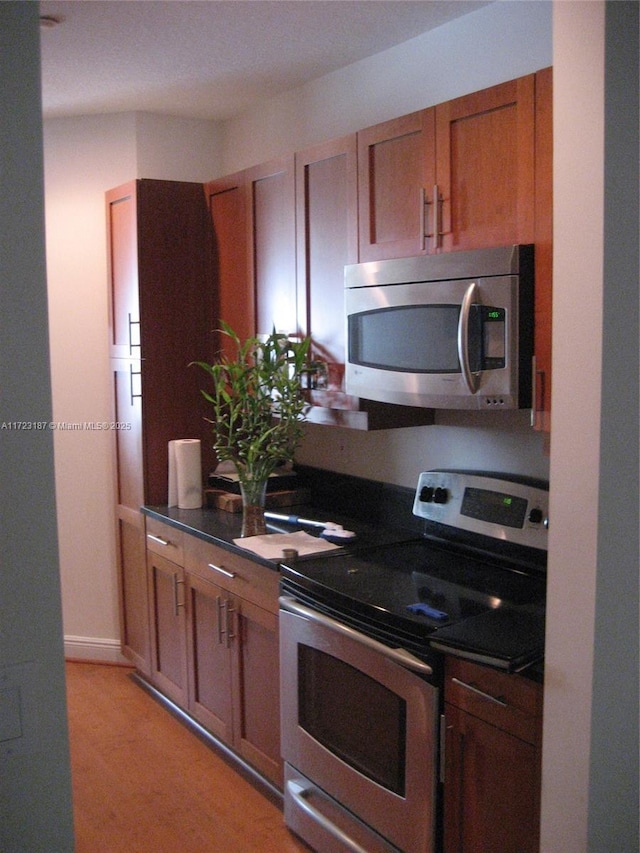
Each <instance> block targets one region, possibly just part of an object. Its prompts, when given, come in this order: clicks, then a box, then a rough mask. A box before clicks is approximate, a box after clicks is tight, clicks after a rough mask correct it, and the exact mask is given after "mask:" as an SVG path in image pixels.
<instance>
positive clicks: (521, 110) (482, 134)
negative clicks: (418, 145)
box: [435, 75, 535, 251]
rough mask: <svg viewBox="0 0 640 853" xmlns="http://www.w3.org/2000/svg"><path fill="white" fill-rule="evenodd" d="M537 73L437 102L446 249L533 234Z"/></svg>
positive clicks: (528, 237)
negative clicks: (535, 82)
mask: <svg viewBox="0 0 640 853" xmlns="http://www.w3.org/2000/svg"><path fill="white" fill-rule="evenodd" d="M534 90H535V86H534V75H529V76H527V77H521V78H519V79H517V80H513V81H510V82H508V83H502V84H500V85H498V86H492V87H491V88H489V89H484V90H482V91H480V92H476V93H474V94H472V95H465V96H463V97H461V98H456V99H455V100H452V101H448V102H447V103H444V104H439V105H438V106H437V107H436V108H435V116H436V118H435V120H436V152H437V166H436V179H437V184H438V189H439V195H440V199H441V203H440V205H439V213H440V214H441V215H440V216H439V219H440V223H439V225H438V230H439V231H440V232H441V236H440V240H439V247H440V248H441V249H442V250H443V251H454V250H458V249H477V248H484V247H489V246H501V245H507V244H509V243H532V242H533V240H534V199H535V194H534V143H535V139H534V94H535V92H534Z"/></svg>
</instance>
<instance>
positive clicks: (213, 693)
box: [186, 572, 237, 745]
mask: <svg viewBox="0 0 640 853" xmlns="http://www.w3.org/2000/svg"><path fill="white" fill-rule="evenodd" d="M186 581H187V585H186V593H187V605H188V619H189V627H188V636H187V653H188V660H189V711H190V713H191V714H193V716H194V717H195V718H196V719H197V720H198V721H199V722H200V723H202V725H203V726H204V727H205V728H206V729H208V730H209V731H210V732H211V733H212V734H214V735H215V736H216V737H218V738H220V739H221V740H223V741H225V743H228V744H229V745H232V743H233V713H232V708H233V696H232V689H233V682H232V678H231V664H232V654H231V648H232V644H233V643H234V642H235V639H236V638H235V630H236V628H235V626H236V620H235V616H234V614H235V609H236V606H237V605H236V604H235V600H234V599H233V597H231V596H229V595H228V593H226V592H225V591H224V590H222V589H220V587H218V586H216V585H215V584H213V583H210V582H209V581H206V580H204V579H203V578H200V577H198V576H197V575H194V574H191V573H190V572H187V575H186Z"/></svg>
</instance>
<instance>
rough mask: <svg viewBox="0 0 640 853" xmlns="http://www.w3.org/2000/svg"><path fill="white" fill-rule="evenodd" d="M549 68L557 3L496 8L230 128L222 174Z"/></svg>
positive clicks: (268, 105) (273, 102) (289, 96)
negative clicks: (553, 13) (554, 10)
mask: <svg viewBox="0 0 640 853" xmlns="http://www.w3.org/2000/svg"><path fill="white" fill-rule="evenodd" d="M549 65H551V4H550V3H548V2H542V1H541V0H523V1H522V2H519V0H515V2H512V1H511V0H507V2H500V3H494V4H491V5H490V6H487V7H485V8H482V9H480V10H478V11H477V12H474V13H472V14H470V15H466V16H464V17H462V18H459V19H457V20H455V21H453V22H452V23H450V24H446V25H444V26H442V27H438V28H437V29H435V30H433V31H431V32H429V33H424V34H422V35H420V36H417V37H416V38H414V39H411V40H410V41H408V42H405V43H404V44H401V45H398V46H397V47H394V48H391V49H389V50H386V51H383V52H382V53H379V54H377V55H376V56H373V57H370V58H368V59H363V60H361V61H360V62H356V63H354V64H353V65H350V66H348V67H347V68H343V69H340V70H339V71H335V72H333V73H332V74H327V75H326V76H324V77H322V78H320V79H319V80H315V81H313V82H311V83H309V84H308V85H306V86H304V87H302V88H300V89H296V90H295V91H293V92H287V93H285V94H283V95H281V96H280V97H276V98H272V99H270V100H269V101H267V102H265V103H264V104H262V106H260V107H257V108H256V109H254V110H251V111H250V112H247V113H245V114H244V115H241V116H238V117H237V118H235V119H232V120H230V121H228V122H227V123H226V125H225V128H224V162H223V165H224V172H225V173H227V174H230V173H232V172H234V171H236V170H238V169H241V168H245V167H247V166H251V165H254V164H255V163H263V162H266V161H267V160H269V159H271V158H272V157H277V156H280V155H282V154H287V153H290V152H292V151H295V150H300V149H302V148H304V147H306V146H308V145H312V144H314V143H316V142H321V141H323V140H325V139H331V138H332V137H334V136H341V135H342V134H345V133H352V132H354V131H356V130H360V129H362V128H364V127H368V126H369V125H372V124H376V123H377V122H380V121H385V120H386V119H390V118H395V117H396V116H400V115H404V114H406V113H410V112H413V111H414V110H419V109H423V108H424V107H428V106H432V105H433V104H438V103H442V102H443V101H447V100H449V99H450V98H454V97H458V96H459V95H465V94H467V93H468V92H477V91H478V90H480V89H484V88H485V87H487V86H492V85H494V84H495V83H502V82H504V81H505V80H513V79H515V78H516V77H520V76H522V75H524V74H528V73H530V72H531V71H535V70H537V69H538V68H545V67H546V66H549Z"/></svg>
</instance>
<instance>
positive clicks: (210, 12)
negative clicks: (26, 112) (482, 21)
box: [40, 0, 487, 120]
mask: <svg viewBox="0 0 640 853" xmlns="http://www.w3.org/2000/svg"><path fill="white" fill-rule="evenodd" d="M486 5H487V2H472V0H446V2H440V0H42V2H41V3H40V15H41V17H42V16H51V17H54V18H57V19H58V20H59V21H60V23H59V24H58V25H57V26H53V27H45V26H42V27H41V45H42V48H41V50H42V97H43V111H44V115H45V117H46V118H53V117H62V116H75V115H90V114H97V113H112V112H129V111H138V110H140V111H147V112H154V113H160V114H165V115H172V116H180V117H184V118H200V119H218V120H223V119H227V118H229V117H231V116H232V115H234V114H237V113H239V112H242V111H244V110H246V109H248V108H250V107H252V106H253V105H255V104H257V103H259V102H260V100H262V99H265V98H270V97H273V96H275V95H277V94H279V93H281V92H285V91H288V90H290V89H294V88H296V87H298V86H301V85H303V84H304V83H307V82H308V81H310V80H313V79H315V78H317V77H321V76H322V75H324V74H328V73H329V72H331V71H334V70H336V69H338V68H342V67H344V66H347V65H350V64H352V63H354V62H357V61H358V60H360V59H364V58H365V57H367V56H371V55H373V54H376V53H380V52H381V51H383V50H386V49H388V48H390V47H393V46H394V45H396V44H400V43H401V42H404V41H408V40H409V39H411V38H414V37H415V36H417V35H420V34H421V33H424V32H427V31H428V30H432V29H434V28H436V27H439V26H441V25H442V24H445V23H447V22H449V21H451V20H453V19H455V18H458V17H460V16H462V15H465V14H468V13H469V12H473V11H475V10H476V9H478V8H480V7H481V6H486Z"/></svg>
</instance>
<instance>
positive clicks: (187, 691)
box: [147, 519, 283, 787]
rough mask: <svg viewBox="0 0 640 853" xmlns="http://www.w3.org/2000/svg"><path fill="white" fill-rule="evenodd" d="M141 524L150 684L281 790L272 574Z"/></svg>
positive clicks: (152, 525) (201, 543)
mask: <svg viewBox="0 0 640 853" xmlns="http://www.w3.org/2000/svg"><path fill="white" fill-rule="evenodd" d="M147 521H148V523H147V576H148V590H149V602H150V614H151V619H150V621H151V673H150V677H151V680H152V681H153V683H154V685H155V686H156V687H157V688H158V689H159V690H160V691H161V692H162V693H163V694H164V695H166V696H167V697H168V698H170V699H171V700H172V701H174V702H175V703H176V704H177V705H178V706H179V707H180V708H182V709H183V710H185V711H187V712H188V713H189V714H190V715H191V716H192V717H193V718H194V719H195V720H197V721H198V723H200V724H201V725H202V726H203V727H204V728H205V729H207V731H209V732H211V734H212V735H214V736H215V737H216V738H218V739H219V740H220V741H222V742H223V743H225V744H226V745H228V746H229V747H231V748H232V749H233V750H234V751H235V752H236V753H237V754H238V755H239V756H240V757H241V758H242V759H243V760H245V761H246V762H247V763H248V764H250V765H251V766H253V767H254V768H255V769H256V770H257V771H258V772H260V773H261V774H262V775H263V776H264V777H265V778H267V779H268V780H269V781H271V782H273V783H274V784H276V785H277V786H279V787H281V786H282V782H283V775H282V761H281V758H280V698H279V678H278V580H279V575H278V572H277V571H274V570H271V569H267V568H265V567H262V566H259V565H258V564H255V563H253V562H252V561H251V560H247V559H244V558H243V557H239V556H237V555H235V554H232V553H231V552H228V551H225V550H224V549H221V548H218V547H216V546H214V545H211V544H209V543H207V542H204V541H202V540H199V539H196V538H195V537H192V536H189V535H184V536H183V535H182V534H181V533H180V532H179V531H176V530H175V529H173V528H171V527H170V526H169V525H163V524H162V523H160V522H158V521H155V520H152V519H148V520H147ZM167 553H170V555H171V556H173V558H174V559H173V560H171V559H168V557H167V556H165V554H167Z"/></svg>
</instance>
